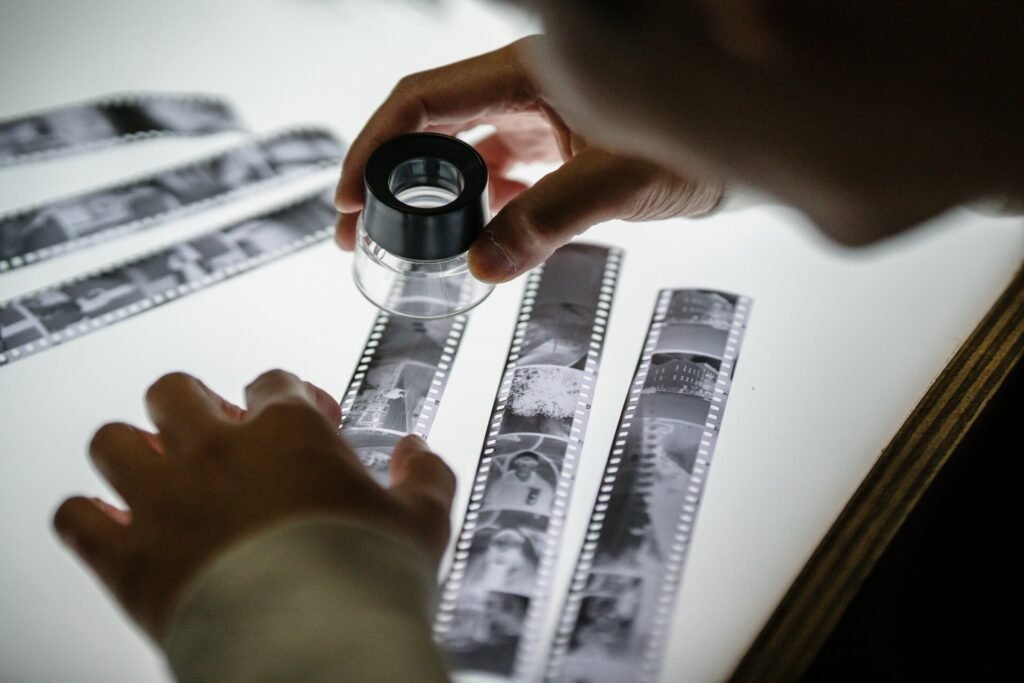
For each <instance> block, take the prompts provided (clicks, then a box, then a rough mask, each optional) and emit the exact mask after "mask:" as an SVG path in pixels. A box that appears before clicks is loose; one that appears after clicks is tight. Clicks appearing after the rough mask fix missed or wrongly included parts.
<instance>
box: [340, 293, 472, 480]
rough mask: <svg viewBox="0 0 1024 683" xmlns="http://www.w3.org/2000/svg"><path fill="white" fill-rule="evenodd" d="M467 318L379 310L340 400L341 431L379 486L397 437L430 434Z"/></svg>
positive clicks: (425, 435)
mask: <svg viewBox="0 0 1024 683" xmlns="http://www.w3.org/2000/svg"><path fill="white" fill-rule="evenodd" d="M412 286H413V285H412V283H405V287H403V290H404V289H406V288H411V287H412ZM415 295H416V294H415V293H413V292H409V291H397V292H395V293H394V294H393V295H392V296H393V297H403V296H415ZM468 320H469V316H468V315H466V314H462V315H456V316H452V317H448V318H439V319H433V320H420V319H416V318H409V317H405V316H400V315H395V314H393V313H388V312H386V311H381V312H379V313H378V314H377V317H376V319H375V320H374V323H373V327H372V328H371V330H370V335H369V338H368V339H367V341H366V344H365V346H364V347H363V351H362V353H361V354H360V357H359V363H358V365H357V366H356V371H355V373H353V375H352V380H351V382H350V383H349V386H348V389H347V391H346V392H345V395H344V397H343V398H342V400H341V415H342V422H341V427H340V431H341V433H342V434H344V435H345V437H346V439H347V440H348V443H349V445H350V446H352V448H353V450H355V452H356V455H358V456H359V459H360V460H361V461H362V463H363V465H365V466H366V467H367V469H368V470H369V471H370V473H371V474H372V475H373V477H374V478H375V479H376V480H377V481H379V482H380V483H381V484H385V485H386V484H387V480H388V467H389V466H390V463H391V451H392V450H393V449H394V446H395V444H397V443H398V441H399V439H401V438H402V437H403V436H405V435H406V434H416V435H418V436H420V437H422V438H424V439H425V438H427V436H428V435H429V434H430V427H431V426H432V425H433V423H434V418H435V417H436V415H437V407H438V405H439V404H440V402H441V396H442V395H443V394H444V389H445V386H446V385H447V384H448V375H449V373H450V372H451V366H452V363H454V362H455V354H456V353H458V350H459V343H460V341H461V340H462V335H463V333H464V332H465V329H466V323H467V322H468Z"/></svg>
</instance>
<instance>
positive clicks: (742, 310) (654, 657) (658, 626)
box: [544, 289, 752, 683]
mask: <svg viewBox="0 0 1024 683" xmlns="http://www.w3.org/2000/svg"><path fill="white" fill-rule="evenodd" d="M694 291H697V290H686V289H675V290H672V289H663V290H661V291H660V292H659V294H658V297H657V300H656V305H655V309H654V313H653V315H652V318H651V323H650V326H649V328H648V331H647V336H646V339H645V341H644V346H643V351H642V353H641V355H640V358H639V360H638V362H637V367H636V371H635V372H634V375H633V380H632V382H631V383H630V389H629V394H628V395H627V398H626V402H625V405H624V406H623V409H622V414H621V416H620V418H619V425H618V428H617V430H616V436H615V439H614V441H613V444H612V447H611V450H610V453H609V456H608V460H607V462H606V464H605V470H604V474H603V475H602V478H601V484H600V488H599V490H598V494H597V497H596V500H595V502H594V505H593V509H592V512H591V516H590V520H589V522H588V524H587V531H586V535H585V537H584V542H583V546H582V548H581V550H580V552H579V555H578V557H577V561H576V567H575V570H574V571H573V575H572V580H571V583H570V586H569V592H568V595H567V596H566V598H565V602H564V607H563V609H562V612H561V614H560V615H559V621H558V627H557V629H556V632H555V637H554V641H553V643H552V647H551V650H550V652H549V654H548V658H547V663H546V667H545V670H544V678H545V680H547V681H563V680H566V679H565V678H564V676H563V674H564V665H565V659H566V656H567V655H568V653H569V648H570V642H571V640H572V638H573V635H574V634H575V633H576V631H577V629H578V627H579V623H580V607H581V605H582V602H583V599H584V598H585V597H586V595H587V592H586V591H587V586H588V581H589V579H590V576H591V574H592V573H594V572H607V569H603V568H601V567H599V566H595V559H596V556H597V554H598V547H599V545H600V543H601V540H602V538H603V537H605V536H606V534H609V533H610V532H612V533H614V532H615V531H616V530H614V529H610V527H609V526H606V521H607V515H606V513H607V512H608V510H609V507H610V503H611V502H612V498H613V496H622V497H623V498H624V497H625V496H628V495H630V494H632V493H634V491H633V490H632V488H633V487H630V489H629V490H626V491H621V490H620V491H616V490H615V484H616V482H617V480H618V478H619V476H620V474H621V470H622V469H623V464H624V462H623V461H624V459H625V456H626V451H627V442H628V441H629V440H630V437H631V435H633V430H638V429H640V428H641V427H642V425H641V424H640V423H641V420H640V417H639V415H638V412H639V408H640V403H641V401H642V397H643V395H644V389H645V386H646V384H647V379H648V374H649V370H650V368H651V360H652V358H653V357H654V355H655V354H656V353H657V349H658V342H659V336H660V333H661V331H662V329H663V328H664V327H665V326H666V325H667V324H668V323H666V317H667V314H668V310H669V307H670V305H671V303H672V300H673V297H675V296H677V295H681V296H682V295H692V293H693V292H694ZM700 291H703V292H708V290H700ZM708 293H714V292H708ZM720 294H722V295H723V296H728V297H733V296H734V295H725V294H724V293H720ZM751 305H752V302H751V300H750V299H749V298H747V297H742V296H740V297H735V304H734V308H733V315H732V321H731V323H730V326H729V332H728V336H727V338H726V340H725V343H724V347H723V349H722V352H721V362H720V367H719V369H718V373H717V378H716V380H715V385H714V393H713V395H712V396H711V400H710V406H709V410H708V413H707V417H706V420H705V424H704V429H703V432H702V434H701V438H700V442H699V447H698V450H697V457H696V460H695V462H694V463H693V469H692V472H691V473H689V476H688V479H687V482H686V489H685V496H684V498H683V500H682V501H680V505H679V507H678V509H677V510H678V511H677V512H676V515H675V518H674V519H672V520H670V521H671V524H672V531H673V533H672V538H671V543H670V544H669V546H668V552H667V553H666V555H665V557H664V559H663V560H662V565H661V566H660V567H658V570H659V571H658V572H657V575H652V576H651V577H644V578H653V579H655V581H656V583H657V590H656V591H654V592H653V593H649V594H648V597H649V599H650V598H653V600H654V604H653V605H652V606H650V607H651V608H652V612H653V613H652V615H651V620H650V623H649V625H648V626H649V628H650V633H649V635H648V638H647V640H646V643H645V645H644V646H643V647H642V649H641V650H640V654H639V657H638V658H637V661H635V662H634V663H633V664H634V665H635V670H636V671H637V674H638V677H637V679H636V680H637V681H640V682H649V681H653V680H655V679H656V678H657V675H658V673H659V671H660V668H661V664H662V660H663V655H664V648H665V638H666V636H667V633H668V629H669V626H670V625H671V617H672V611H673V609H674V607H675V602H676V600H675V599H676V594H677V592H678V588H679V585H680V583H681V580H682V574H683V569H684V566H685V562H686V558H687V553H688V550H689V544H690V540H691V537H692V534H693V529H694V525H695V523H696V518H697V513H698V509H699V506H700V502H701V496H702V494H703V490H704V484H705V482H706V479H707V472H708V468H709V467H710V465H711V460H712V457H713V454H714V449H715V443H716V442H717V439H718V433H719V426H720V423H721V419H722V415H723V411H724V409H725V404H726V400H727V398H728V395H729V389H730V387H731V383H732V374H733V371H734V369H735V365H736V361H737V358H738V356H739V350H740V345H741V343H742V338H743V334H744V331H745V330H746V325H747V319H748V316H749V313H750V307H751ZM638 481H640V480H639V479H638ZM641 485H645V484H641ZM617 658H618V660H619V661H618V662H617V663H618V664H622V661H621V660H622V658H623V657H622V655H621V654H620V655H618V656H617ZM628 664H629V663H627V665H628ZM610 675H612V676H614V675H615V674H614V673H610ZM592 680H593V682H594V683H598V682H599V681H601V680H602V679H601V678H599V677H598V678H594V679H592ZM607 680H609V681H610V680H612V679H610V678H609V679H607Z"/></svg>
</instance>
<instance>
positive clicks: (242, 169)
mask: <svg viewBox="0 0 1024 683" xmlns="http://www.w3.org/2000/svg"><path fill="white" fill-rule="evenodd" d="M344 153H345V147H344V145H342V143H341V142H340V141H338V139H337V138H335V137H334V136H333V135H332V134H331V133H330V132H329V131H327V130H323V129H317V128H304V129H292V130H287V131H283V132H281V133H277V134H275V135H271V136H268V137H266V138H263V139H261V140H257V141H255V142H251V143H247V144H244V145H240V146H238V147H236V148H233V149H230V150H228V151H227V152H223V153H221V154H216V155H212V156H209V157H205V158H202V159H199V160H196V161H192V162H189V163H187V164H182V165H179V166H175V167H173V168H168V169H165V170H161V171H158V172H156V173H152V174H147V175H145V176H142V177H140V178H136V179H134V180H131V181H128V182H124V183H119V184H117V185H112V186H109V187H105V188H101V189H98V190H94V191H91V192H86V193H83V194H78V195H75V196H71V197H67V198H64V199H60V200H57V201H53V202H47V203H45V204H41V205H38V206H33V207H28V208H23V209H18V210H17V211H14V212H12V213H9V214H7V215H0V273H2V272H3V271H5V270H10V269H13V268H18V267H20V266H25V265H29V264H31V263H35V262H37V261H42V260H44V259H47V258H51V257H53V256H57V255H59V254H62V253H66V252H70V251H74V250H77V249H80V248H82V247H85V246H88V245H91V244H95V243H98V242H101V241H103V240H107V239H110V238H113V237H116V236H119V235H125V234H128V233H131V232H135V231H138V230H141V229H144V228H148V227H152V226H155V225H158V224H160V223H162V222H165V221H167V220H170V219H172V218H178V217H181V216H183V215H186V214H188V213H192V212H195V211H198V210H201V209H205V208H208V207H210V206H212V205H216V204H220V203H223V202H226V201H228V200H229V199H233V198H235V197H238V196H241V195H243V194H245V193H248V192H252V191H254V190H256V189H259V188H262V187H266V186H267V185H269V184H271V183H275V182H280V181H282V180H283V179H285V178H290V177H294V176H295V175H298V174H302V173H308V172H312V171H316V170H319V169H323V168H327V167H330V166H337V165H338V164H339V163H340V162H341V158H342V156H343V155H344Z"/></svg>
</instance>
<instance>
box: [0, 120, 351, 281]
mask: <svg viewBox="0 0 1024 683" xmlns="http://www.w3.org/2000/svg"><path fill="white" fill-rule="evenodd" d="M309 133H313V134H321V135H323V136H325V137H327V138H329V139H331V140H334V141H335V142H337V144H338V145H339V147H340V148H341V149H342V150H344V145H343V143H342V142H341V141H340V140H338V139H337V138H336V137H335V136H334V135H333V134H332V133H331V132H330V131H328V130H327V129H325V128H320V127H316V126H295V127H289V128H286V129H284V130H281V131H278V132H276V133H272V134H270V135H267V136H262V137H258V138H253V139H252V140H249V141H247V142H244V143H242V144H239V145H235V146H233V147H230V148H228V149H226V150H223V151H221V152H216V153H214V154H208V155H204V156H202V157H199V158H196V159H193V160H190V161H187V162H185V163H181V164H175V165H173V166H166V167H163V168H160V169H158V170H156V171H150V172H146V173H143V174H139V175H136V176H134V177H132V178H129V179H126V180H121V181H118V182H116V183H111V184H109V185H103V186H101V187H97V188H94V189H92V190H88V191H86V192H80V193H75V194H71V195H65V196H63V197H58V198H56V199H52V200H48V201H44V202H38V203H35V204H30V205H28V206H24V207H19V208H16V209H13V210H11V211H6V212H3V213H0V229H3V227H4V226H3V224H4V223H5V222H7V221H12V220H14V219H17V218H20V217H22V216H25V215H27V214H30V213H33V212H37V211H41V210H44V209H46V208H47V207H49V206H57V205H61V204H64V203H66V202H71V201H73V200H76V199H85V198H88V197H91V196H94V195H97V194H100V193H108V192H123V191H127V190H130V189H131V188H132V187H133V186H136V185H140V184H142V183H148V182H153V181H156V180H157V179H159V178H160V177H161V176H164V175H167V174H173V173H180V172H183V171H189V170H192V169H196V168H199V167H201V166H202V165H204V164H209V163H211V162H215V161H219V160H222V159H225V158H227V157H228V156H229V155H231V154H235V153H238V152H241V151H244V150H246V149H251V148H258V147H260V146H262V145H264V144H268V143H272V142H274V141H278V140H283V139H287V138H288V137H292V136H297V135H302V134H309ZM342 154H343V151H342ZM340 160H341V156H339V157H338V159H336V160H335V159H331V160H326V159H325V160H323V161H316V162H311V163H309V164H306V165H302V166H298V167H294V168H290V169H287V170H285V171H284V172H282V173H275V174H274V175H271V176H268V177H266V178H260V179H258V180H255V181H252V182H248V183H246V184H244V185H241V186H239V187H235V188H232V189H230V190H227V191H225V192H220V193H217V194H213V195H210V196H208V197H204V198H201V199H198V200H195V201H193V202H189V203H185V204H180V205H178V206H175V207H172V208H170V209H166V210H163V211H160V212H158V213H155V214H152V215H149V216H143V217H141V218H136V219H131V220H128V221H126V222H124V223H121V224H118V225H113V226H111V227H109V228H104V229H101V230H98V231H97V232H95V233H92V234H90V235H85V236H82V237H78V238H74V239H70V240H66V241H64V242H58V243H56V244H52V245H48V246H45V247H41V248H38V249H35V250H33V251H29V252H26V253H24V254H18V255H16V256H12V257H10V258H4V257H2V256H0V273H4V272H8V271H11V270H16V269H18V268H22V267H25V266H29V265H32V264H33V263H38V262H40V261H44V260H46V259H49V258H53V257H56V256H60V255H62V254H66V253H70V252H73V251H78V250H79V249H82V248H84V247H88V246H92V245H95V244H100V243H102V242H106V241H108V240H111V239H114V238H116V237H119V236H122V235H127V234H131V233H134V232H137V231H139V230H142V229H144V228H149V227H154V226H157V225H160V224H162V223H166V222H168V221H171V220H175V219H178V218H184V217H186V216H191V215H193V214H195V213H198V212H200V211H204V210H207V209H210V208H212V207H217V206H222V205H224V204H226V203H228V202H230V201H234V200H236V199H240V198H242V197H245V196H247V195H250V194H252V193H253V192H255V191H257V190H261V189H266V188H268V187H274V186H276V185H279V184H282V183H284V182H287V181H290V180H294V179H296V178H298V177H302V176H305V175H309V174H311V173H314V172H316V171H319V170H323V169H326V168H329V167H332V166H334V165H335V163H336V162H337V163H340Z"/></svg>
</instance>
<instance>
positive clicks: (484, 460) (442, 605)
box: [434, 264, 545, 637]
mask: <svg viewBox="0 0 1024 683" xmlns="http://www.w3.org/2000/svg"><path fill="white" fill-rule="evenodd" d="M544 268H545V266H544V265H543V264H542V265H540V266H538V267H537V268H534V269H533V271H531V272H530V274H529V275H528V276H527V280H526V285H525V287H524V289H523V297H522V301H521V302H520V305H519V313H518V315H517V316H516V326H515V330H514V331H513V333H512V341H511V343H510V344H509V353H508V356H507V358H506V360H505V369H504V370H503V371H502V375H501V384H500V385H498V394H497V396H496V397H495V400H494V406H493V408H492V409H491V421H490V423H489V424H488V426H487V435H486V436H485V437H484V447H483V449H482V450H481V457H480V462H479V463H478V464H477V470H476V473H475V474H474V476H473V487H472V489H471V490H470V494H469V502H468V504H467V507H466V516H465V519H464V520H463V523H462V528H461V529H460V530H459V535H458V537H457V539H456V542H455V552H454V553H453V555H452V563H451V567H450V568H449V570H448V577H447V578H446V579H445V581H444V584H443V585H442V589H441V595H440V599H439V600H438V604H437V610H436V616H435V619H434V634H435V637H438V636H440V635H443V634H444V633H446V632H447V631H448V629H449V628H450V626H451V622H452V620H453V619H454V616H455V615H454V610H455V608H456V606H457V604H458V597H459V591H460V589H461V587H462V580H463V578H464V577H465V574H466V568H467V565H468V563H469V555H470V552H469V551H470V545H471V544H472V541H473V535H474V534H475V532H476V520H477V519H478V517H479V514H480V508H481V507H482V505H483V498H484V491H485V490H486V488H487V481H488V478H489V476H490V470H491V462H492V461H493V458H494V452H495V450H496V449H495V445H496V444H497V440H498V433H499V430H500V428H501V422H502V419H503V418H504V416H505V408H506V406H507V404H508V400H509V395H510V394H511V391H512V376H513V375H514V373H515V369H516V367H517V366H516V361H517V360H518V359H519V352H520V351H521V350H522V347H523V339H524V336H525V334H526V327H527V325H528V323H529V322H530V317H531V314H532V313H533V304H534V302H535V301H536V297H537V289H538V288H539V287H540V281H541V277H542V276H543V274H544Z"/></svg>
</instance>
